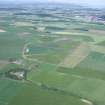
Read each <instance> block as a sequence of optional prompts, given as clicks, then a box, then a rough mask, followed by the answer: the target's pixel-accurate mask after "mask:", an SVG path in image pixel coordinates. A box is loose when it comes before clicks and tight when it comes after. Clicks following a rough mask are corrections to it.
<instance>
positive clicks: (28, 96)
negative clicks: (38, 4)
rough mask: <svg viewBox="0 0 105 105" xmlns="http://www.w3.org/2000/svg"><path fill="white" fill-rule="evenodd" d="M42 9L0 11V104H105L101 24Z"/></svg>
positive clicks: (104, 30)
mask: <svg viewBox="0 0 105 105" xmlns="http://www.w3.org/2000/svg"><path fill="white" fill-rule="evenodd" d="M42 7H43V6H42ZM53 9H54V7H53ZM32 10H33V11H31V10H30V11H31V12H32V13H34V9H32ZM35 10H37V9H36V8H35ZM46 11H51V10H49V9H48V10H47V9H46V10H42V13H40V14H34V15H33V14H29V13H27V12H29V11H28V10H27V9H26V12H25V13H27V14H22V13H20V11H19V10H10V11H8V12H6V11H2V12H1V11H0V12H1V14H3V17H0V105H105V24H102V23H98V22H86V21H82V20H81V21H80V20H77V19H74V17H68V18H69V19H68V20H67V21H64V20H66V17H67V16H66V14H65V12H62V11H60V10H59V9H58V10H57V11H56V12H57V13H59V14H63V15H64V14H65V17H63V16H62V15H60V16H61V17H60V16H59V14H58V15H57V14H56V16H58V17H57V19H59V20H57V19H56V16H55V17H54V16H53V17H54V18H53V17H51V14H47V12H46ZM52 11H53V12H54V11H55V10H52ZM36 13H39V11H36ZM31 15H32V16H31ZM48 17H49V18H48ZM60 19H61V20H60ZM63 19H64V20H63ZM62 20H63V21H62ZM23 69H24V70H26V71H27V76H26V78H25V79H24V78H23V79H20V78H18V79H14V78H13V77H9V76H7V73H11V72H10V71H12V73H14V71H15V70H19V71H20V70H23ZM17 72H18V71H17ZM14 74H15V75H17V74H16V73H14ZM18 76H20V75H18Z"/></svg>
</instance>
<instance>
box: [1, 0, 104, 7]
mask: <svg viewBox="0 0 105 105" xmlns="http://www.w3.org/2000/svg"><path fill="white" fill-rule="evenodd" d="M0 1H1V2H2V1H16V2H17V1H18V2H36V1H40V2H46V1H49V2H60V3H63V2H65V3H75V4H82V5H90V6H98V7H105V0H0Z"/></svg>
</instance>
